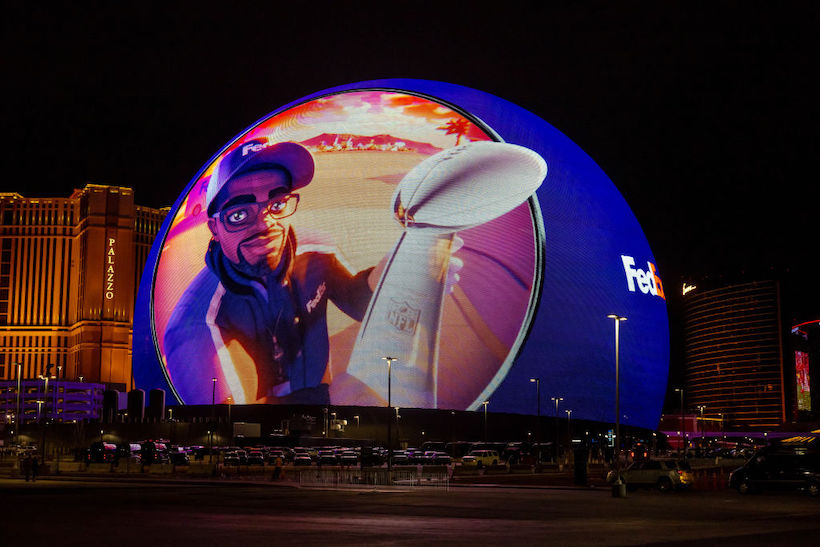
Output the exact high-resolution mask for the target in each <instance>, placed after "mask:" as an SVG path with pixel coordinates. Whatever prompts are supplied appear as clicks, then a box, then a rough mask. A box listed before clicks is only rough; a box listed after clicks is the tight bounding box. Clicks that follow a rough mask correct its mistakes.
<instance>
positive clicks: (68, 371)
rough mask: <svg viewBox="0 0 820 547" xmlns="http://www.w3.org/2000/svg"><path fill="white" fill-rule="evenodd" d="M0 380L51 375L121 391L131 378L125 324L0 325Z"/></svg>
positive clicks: (106, 322)
mask: <svg viewBox="0 0 820 547" xmlns="http://www.w3.org/2000/svg"><path fill="white" fill-rule="evenodd" d="M0 338H2V339H3V341H4V342H5V343H4V347H3V348H2V349H0V354H2V361H3V364H2V366H0V373H2V374H0V380H6V381H12V380H13V381H14V382H15V383H16V381H17V378H18V377H19V378H22V379H24V380H31V379H36V378H38V377H39V376H49V377H51V376H54V377H55V379H58V380H62V379H70V380H80V379H81V378H82V379H83V381H85V382H97V383H104V384H109V385H112V386H116V387H119V388H120V389H121V390H126V389H128V388H130V387H131V386H132V383H133V381H132V378H131V325H130V323H126V322H116V321H103V322H100V321H82V322H80V323H77V324H75V325H72V326H70V327H14V326H7V327H0Z"/></svg>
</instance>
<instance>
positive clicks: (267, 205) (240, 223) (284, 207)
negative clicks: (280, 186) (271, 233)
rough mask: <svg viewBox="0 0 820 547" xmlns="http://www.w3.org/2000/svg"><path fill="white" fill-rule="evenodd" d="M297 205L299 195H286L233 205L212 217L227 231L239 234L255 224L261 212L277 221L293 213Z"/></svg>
mask: <svg viewBox="0 0 820 547" xmlns="http://www.w3.org/2000/svg"><path fill="white" fill-rule="evenodd" d="M297 205H299V194H287V195H284V196H279V197H276V198H273V199H269V200H268V201H257V202H255V203H242V204H240V205H234V206H233V207H228V208H226V209H222V210H221V211H219V212H218V213H216V214H215V215H214V217H218V218H219V220H220V222H222V225H223V226H224V227H225V229H226V230H227V231H229V232H239V231H242V230H244V229H246V228H248V227H250V226H252V225H253V224H255V223H256V219H257V218H259V213H260V212H262V211H264V213H265V215H267V216H269V217H271V218H272V219H275V220H279V219H282V218H286V217H289V216H290V215H292V214H293V213H295V212H296V206H297Z"/></svg>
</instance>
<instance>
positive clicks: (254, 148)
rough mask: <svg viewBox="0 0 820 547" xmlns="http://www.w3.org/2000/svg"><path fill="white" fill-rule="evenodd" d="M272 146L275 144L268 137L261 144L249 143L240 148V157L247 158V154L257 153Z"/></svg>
mask: <svg viewBox="0 0 820 547" xmlns="http://www.w3.org/2000/svg"><path fill="white" fill-rule="evenodd" d="M274 144H276V143H275V142H273V139H272V138H271V137H270V136H268V137H267V140H266V141H265V142H263V143H258V142H251V143H248V144H246V145H245V146H243V147H242V155H243V156H247V155H248V153H249V152H259V151H261V150H264V149H265V148H267V147H268V146H272V145H274Z"/></svg>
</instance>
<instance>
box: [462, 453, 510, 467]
mask: <svg viewBox="0 0 820 547" xmlns="http://www.w3.org/2000/svg"><path fill="white" fill-rule="evenodd" d="M500 461H501V457H500V456H499V455H498V452H497V451H495V450H473V451H472V452H470V453H469V454H467V455H466V456H464V457H463V458H461V463H462V464H463V465H470V466H473V465H474V466H476V467H478V468H479V469H480V468H482V467H486V466H488V465H498V462H500Z"/></svg>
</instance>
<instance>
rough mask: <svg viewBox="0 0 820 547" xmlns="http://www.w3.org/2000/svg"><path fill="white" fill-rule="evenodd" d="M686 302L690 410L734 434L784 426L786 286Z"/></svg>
mask: <svg viewBox="0 0 820 547" xmlns="http://www.w3.org/2000/svg"><path fill="white" fill-rule="evenodd" d="M683 301H684V308H685V333H684V334H685V340H686V387H685V389H686V392H685V395H686V407H687V409H688V411H689V412H696V413H697V415H698V417H699V418H701V417H702V418H706V419H712V420H719V421H720V423H721V424H723V423H725V425H726V427H730V428H741V429H747V430H748V429H768V428H774V427H777V426H779V425H781V424H783V423H784V422H785V421H786V419H787V404H788V402H787V396H786V387H787V385H788V382H787V379H786V378H785V377H784V360H783V355H784V351H783V344H784V330H783V329H784V328H785V326H784V324H783V322H782V320H781V304H780V283H779V282H778V281H775V280H771V281H755V282H744V283H737V284H732V285H726V286H721V287H718V288H711V289H706V290H695V291H692V292H689V293H688V294H686V295H685V296H684V297H683Z"/></svg>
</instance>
